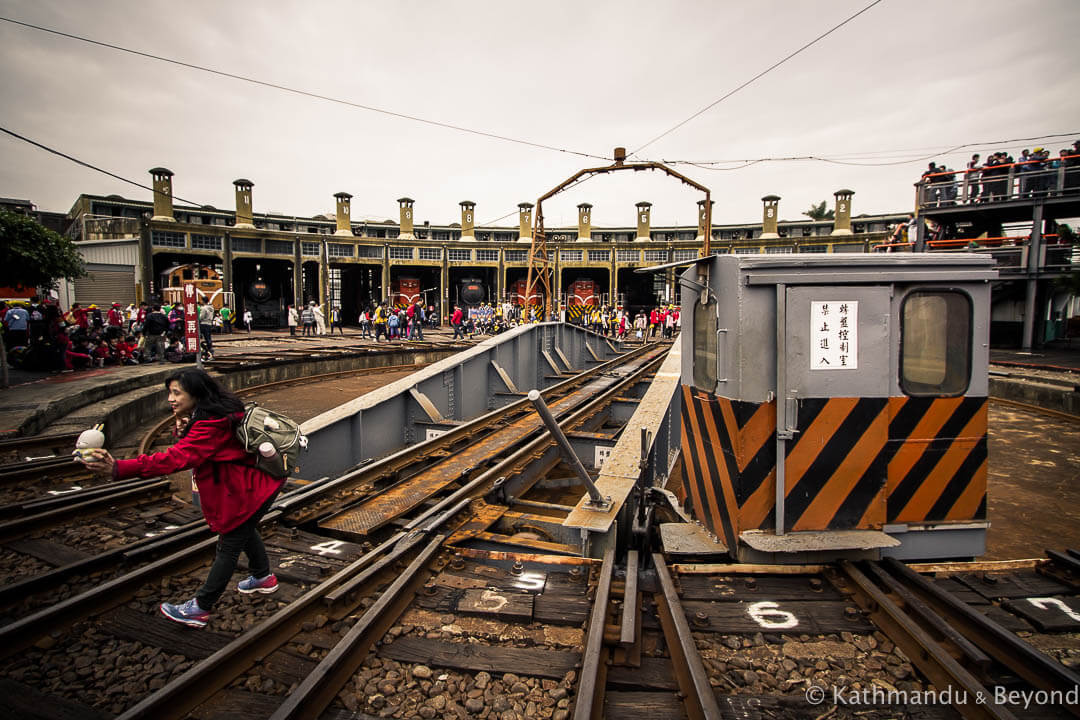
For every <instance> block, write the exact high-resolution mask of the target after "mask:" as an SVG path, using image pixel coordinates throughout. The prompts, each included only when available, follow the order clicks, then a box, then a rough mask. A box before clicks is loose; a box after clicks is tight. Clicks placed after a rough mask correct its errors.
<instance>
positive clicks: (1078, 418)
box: [990, 395, 1080, 423]
mask: <svg viewBox="0 0 1080 720" xmlns="http://www.w3.org/2000/svg"><path fill="white" fill-rule="evenodd" d="M990 402H992V403H999V404H1001V405H1011V406H1012V407H1016V408H1020V409H1021V410H1027V411H1029V412H1033V413H1037V414H1042V415H1050V416H1051V417H1055V418H1057V419H1059V420H1065V421H1068V422H1071V423H1080V415H1073V414H1071V413H1067V412H1063V411H1061V410H1054V409H1053V408H1045V407H1042V406H1041V405H1032V404H1031V403H1026V402H1020V401H1019V400H1008V399H1006V398H1002V397H996V396H993V395H991V396H990Z"/></svg>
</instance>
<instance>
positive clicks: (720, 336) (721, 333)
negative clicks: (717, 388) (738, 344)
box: [716, 328, 728, 384]
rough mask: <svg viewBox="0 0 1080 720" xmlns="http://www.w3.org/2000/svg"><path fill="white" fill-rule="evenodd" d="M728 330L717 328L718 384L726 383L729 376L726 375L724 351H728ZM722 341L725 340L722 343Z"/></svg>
mask: <svg viewBox="0 0 1080 720" xmlns="http://www.w3.org/2000/svg"><path fill="white" fill-rule="evenodd" d="M727 332H728V329H727V328H716V382H717V384H720V383H726V382H727V381H728V379H727V375H726V374H725V373H724V360H725V359H726V356H725V353H724V351H725V350H726V349H727ZM721 340H723V341H722V342H721Z"/></svg>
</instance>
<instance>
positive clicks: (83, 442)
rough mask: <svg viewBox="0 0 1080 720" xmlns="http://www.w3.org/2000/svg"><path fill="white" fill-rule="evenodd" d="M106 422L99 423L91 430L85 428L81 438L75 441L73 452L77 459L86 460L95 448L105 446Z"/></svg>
mask: <svg viewBox="0 0 1080 720" xmlns="http://www.w3.org/2000/svg"><path fill="white" fill-rule="evenodd" d="M104 429H105V424H104V423H98V424H97V425H95V426H94V427H92V428H90V429H89V430H83V431H82V433H81V434H80V435H79V439H78V440H76V441H75V451H74V452H73V453H71V454H72V455H74V456H75V459H76V460H80V461H85V460H86V458H87V457H88V456H89V455H90V453H91V452H93V451H94V450H99V449H101V448H103V447H105V433H103V432H102V430H104Z"/></svg>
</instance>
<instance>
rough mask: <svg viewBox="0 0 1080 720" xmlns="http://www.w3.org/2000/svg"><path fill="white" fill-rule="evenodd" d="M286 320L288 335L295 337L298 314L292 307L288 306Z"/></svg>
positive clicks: (298, 319)
mask: <svg viewBox="0 0 1080 720" xmlns="http://www.w3.org/2000/svg"><path fill="white" fill-rule="evenodd" d="M286 319H287V320H288V323H289V334H290V335H292V336H294V337H295V336H296V326H297V325H299V324H300V314H299V313H298V312H296V308H294V307H293V306H292V305H290V306H289V310H288V312H287V313H286Z"/></svg>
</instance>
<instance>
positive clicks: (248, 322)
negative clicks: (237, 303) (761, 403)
mask: <svg viewBox="0 0 1080 720" xmlns="http://www.w3.org/2000/svg"><path fill="white" fill-rule="evenodd" d="M253 319H254V318H253V317H252V316H251V311H250V310H244V327H246V328H247V331H248V335H250V334H251V321H252V320H253Z"/></svg>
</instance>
